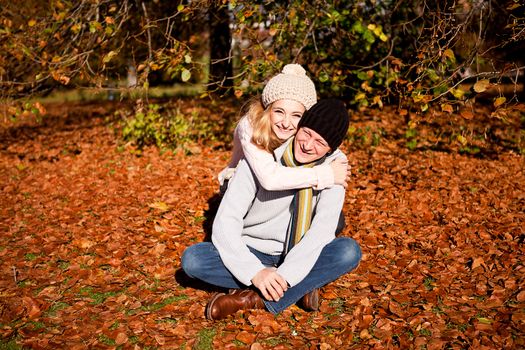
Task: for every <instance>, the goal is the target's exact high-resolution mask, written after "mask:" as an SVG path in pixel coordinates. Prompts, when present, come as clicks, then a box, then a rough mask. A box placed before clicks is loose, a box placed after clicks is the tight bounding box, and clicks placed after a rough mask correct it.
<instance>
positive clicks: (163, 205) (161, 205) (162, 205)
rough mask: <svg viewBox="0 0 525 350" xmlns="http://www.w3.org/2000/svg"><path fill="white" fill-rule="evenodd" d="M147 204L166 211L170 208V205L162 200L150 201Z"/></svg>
mask: <svg viewBox="0 0 525 350" xmlns="http://www.w3.org/2000/svg"><path fill="white" fill-rule="evenodd" d="M148 206H149V207H150V208H153V209H158V210H160V211H168V210H170V206H169V205H167V204H166V203H164V202H160V201H159V202H153V203H150V204H148Z"/></svg>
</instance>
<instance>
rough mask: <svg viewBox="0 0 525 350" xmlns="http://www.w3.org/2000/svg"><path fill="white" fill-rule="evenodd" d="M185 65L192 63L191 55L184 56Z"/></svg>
mask: <svg viewBox="0 0 525 350" xmlns="http://www.w3.org/2000/svg"><path fill="white" fill-rule="evenodd" d="M184 63H191V55H190V54H189V53H187V54H185V55H184Z"/></svg>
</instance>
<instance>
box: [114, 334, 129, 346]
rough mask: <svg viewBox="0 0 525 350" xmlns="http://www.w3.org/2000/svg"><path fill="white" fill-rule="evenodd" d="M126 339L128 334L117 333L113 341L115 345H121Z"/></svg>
mask: <svg viewBox="0 0 525 350" xmlns="http://www.w3.org/2000/svg"><path fill="white" fill-rule="evenodd" d="M127 341H128V336H127V335H126V333H122V332H121V333H119V334H117V337H116V338H115V343H116V344H117V345H122V344H126V343H127Z"/></svg>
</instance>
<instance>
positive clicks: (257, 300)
mask: <svg viewBox="0 0 525 350" xmlns="http://www.w3.org/2000/svg"><path fill="white" fill-rule="evenodd" d="M249 309H264V302H263V300H262V298H261V297H260V296H259V294H257V292H256V291H253V290H251V289H237V290H235V291H233V292H232V291H230V293H229V294H225V293H216V294H214V295H213V296H212V297H211V299H210V301H209V302H208V305H207V306H206V318H207V319H208V320H220V319H223V318H225V317H227V316H229V315H231V314H234V313H235V312H237V311H238V310H249Z"/></svg>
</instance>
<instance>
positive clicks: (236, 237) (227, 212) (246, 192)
mask: <svg viewBox="0 0 525 350" xmlns="http://www.w3.org/2000/svg"><path fill="white" fill-rule="evenodd" d="M256 191H257V187H256V184H255V181H254V178H253V175H252V173H251V171H250V168H249V166H248V164H247V163H246V161H245V160H241V161H240V162H239V165H238V166H237V170H236V171H235V175H234V176H233V178H232V179H231V180H230V183H229V187H228V191H226V193H225V194H224V197H223V198H222V201H221V204H220V206H219V209H218V211H217V215H216V216H215V220H214V222H213V228H212V236H211V238H212V242H213V244H214V245H215V247H216V248H217V250H218V251H219V255H220V256H221V259H222V262H223V263H224V266H226V268H227V269H228V271H230V272H231V273H232V274H233V275H234V276H235V278H237V279H238V280H239V281H240V282H242V283H243V284H245V285H247V286H249V285H251V284H252V282H251V279H252V278H253V277H254V276H255V274H257V272H259V271H260V270H262V269H264V265H263V264H262V263H261V261H260V260H259V259H258V258H257V257H256V256H255V255H254V254H253V253H252V252H251V251H250V250H249V249H248V246H247V245H246V244H245V243H244V242H243V241H242V239H241V233H242V230H243V224H244V221H243V218H244V216H245V215H246V213H247V212H248V210H249V208H250V206H251V204H252V202H253V200H254V198H255V195H256Z"/></svg>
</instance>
